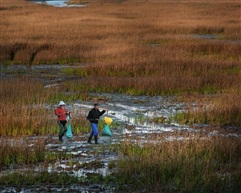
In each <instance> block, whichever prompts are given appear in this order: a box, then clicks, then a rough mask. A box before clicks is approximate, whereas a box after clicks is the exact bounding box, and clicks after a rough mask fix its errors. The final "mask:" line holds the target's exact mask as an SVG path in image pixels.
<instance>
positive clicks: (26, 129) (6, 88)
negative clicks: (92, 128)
mask: <svg viewBox="0 0 241 193" xmlns="http://www.w3.org/2000/svg"><path fill="white" fill-rule="evenodd" d="M0 93H1V95H0V116H1V127H0V128H1V129H0V136H8V137H10V136H15V137H17V136H26V135H48V134H53V133H55V134H56V133H57V118H56V117H55V115H54V109H55V108H56V107H57V106H56V104H58V102H59V101H60V100H64V101H66V102H71V101H72V100H73V99H74V98H73V97H76V95H65V94H63V93H62V87H61V88H58V87H57V88H44V86H43V84H42V83H40V82H37V81H32V80H29V79H27V78H22V79H21V78H20V79H13V80H1V84H0ZM78 96H81V93H80V94H78ZM78 99H79V98H78ZM73 115H74V112H73ZM71 123H72V125H73V127H75V132H77V133H79V132H86V130H87V128H88V123H87V121H86V120H85V119H84V117H77V116H73V118H72V120H71ZM80 123H81V124H80ZM80 125H81V126H80Z"/></svg>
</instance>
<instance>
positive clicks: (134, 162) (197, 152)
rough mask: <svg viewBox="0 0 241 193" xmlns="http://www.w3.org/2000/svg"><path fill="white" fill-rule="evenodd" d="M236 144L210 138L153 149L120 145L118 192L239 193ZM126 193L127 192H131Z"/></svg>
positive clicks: (174, 142) (232, 141)
mask: <svg viewBox="0 0 241 193" xmlns="http://www.w3.org/2000/svg"><path fill="white" fill-rule="evenodd" d="M240 145H241V144H240V140H239V139H237V140H236V139H232V138H223V137H214V138H209V139H204V138H197V139H190V140H182V141H171V142H170V141H169V142H168V141H163V142H160V143H158V144H156V145H154V144H146V145H144V146H143V147H140V146H138V145H137V144H135V143H134V144H130V143H129V142H124V144H123V145H122V153H123V154H124V158H123V159H122V160H121V161H120V162H119V163H118V172H117V174H116V175H117V178H118V179H119V183H120V184H125V186H122V187H121V188H120V190H121V191H127V192H128V190H131V191H132V190H135V191H134V192H138V191H140V190H145V191H148V192H149V191H151V192H173V191H176V192H239V191H240V188H241V184H240V180H239V179H240V172H238V171H239V170H240V167H241V165H240V155H241V149H240ZM131 191H130V192H131Z"/></svg>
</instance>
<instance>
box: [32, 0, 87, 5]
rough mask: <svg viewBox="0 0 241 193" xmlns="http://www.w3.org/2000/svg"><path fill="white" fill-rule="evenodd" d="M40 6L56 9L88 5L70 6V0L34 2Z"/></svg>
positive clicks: (38, 0) (35, 0) (37, 0)
mask: <svg viewBox="0 0 241 193" xmlns="http://www.w3.org/2000/svg"><path fill="white" fill-rule="evenodd" d="M33 1H34V2H36V3H39V4H46V5H50V6H55V7H85V6H86V4H78V5H77V4H68V0H33Z"/></svg>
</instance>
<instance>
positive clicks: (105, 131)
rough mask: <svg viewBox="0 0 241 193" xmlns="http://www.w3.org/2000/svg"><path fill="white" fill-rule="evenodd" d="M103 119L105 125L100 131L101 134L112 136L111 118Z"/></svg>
mask: <svg viewBox="0 0 241 193" xmlns="http://www.w3.org/2000/svg"><path fill="white" fill-rule="evenodd" d="M104 121H105V124H106V125H105V127H104V129H103V131H102V135H103V136H108V137H111V136H112V132H111V130H110V125H111V123H112V121H113V120H112V119H111V118H110V117H105V118H104Z"/></svg>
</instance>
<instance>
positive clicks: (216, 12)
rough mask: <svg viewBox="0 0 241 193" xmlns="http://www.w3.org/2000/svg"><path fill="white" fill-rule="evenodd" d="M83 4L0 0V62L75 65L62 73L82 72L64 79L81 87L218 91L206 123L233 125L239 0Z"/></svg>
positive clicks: (239, 76)
mask: <svg viewBox="0 0 241 193" xmlns="http://www.w3.org/2000/svg"><path fill="white" fill-rule="evenodd" d="M82 2H83V1H81V0H80V1H78V0H72V1H71V3H82ZM87 3H89V4H87V6H86V7H71V8H57V7H52V6H47V5H43V4H42V5H41V4H35V3H33V2H31V1H25V0H18V1H14V0H1V4H0V14H1V18H0V25H1V29H0V33H1V34H0V63H1V64H8V65H9V64H27V65H35V64H67V63H70V64H73V63H74V64H75V65H80V67H79V68H77V69H69V71H68V69H66V70H65V71H64V73H68V74H74V75H79V76H84V77H85V79H84V80H83V81H82V82H81V83H80V85H78V84H77V85H73V83H71V84H72V85H67V87H70V88H68V89H70V90H71V89H72V90H74V91H75V90H81V92H88V91H97V92H99V91H100V92H101V91H104V92H127V93H129V94H140V95H141V94H148V95H158V94H196V93H198V94H218V95H216V97H217V98H218V99H217V100H216V99H215V101H214V102H215V106H216V108H215V109H214V111H212V112H211V113H210V112H209V113H210V115H208V117H209V118H210V119H208V121H210V120H211V121H213V122H218V123H220V122H221V123H223V122H222V121H219V119H228V120H227V121H224V124H231V125H232V123H233V124H234V125H241V122H240V119H239V118H237V117H241V116H240V115H241V102H240V100H239V99H240V95H241V94H240V88H241V63H240V56H241V30H240V10H241V2H240V1H234V0H229V1H217V0H211V1H208V0H199V1H195V0H193V1H162V0H160V1H153V0H146V1H135V0H126V1H110V0H106V1H105V0H103V1H101V0H95V1H93V0H89V1H87ZM83 64H84V67H83ZM93 77H95V78H93ZM4 84H8V81H6V82H5V81H2V85H4ZM15 87H16V88H18V85H15ZM27 87H28V86H27ZM4 88H5V87H4V86H2V87H1V89H2V91H1V92H2V93H5V91H4ZM26 89H27V88H26ZM12 92H14V91H12ZM44 92H46V91H44ZM51 92H52V91H51ZM8 94H9V93H8ZM13 95H15V94H13ZM32 95H33V96H34V93H32ZM2 96H5V95H4V94H3V95H2ZM46 96H47V95H45V94H43V96H40V97H39V99H38V100H40V101H45V100H47V99H43V98H44V97H46ZM41 97H42V98H41ZM184 97H185V98H187V97H186V95H184ZM56 98H58V97H56ZM5 100H6V99H4V100H2V101H5ZM6 109H8V108H6ZM213 115H214V116H213ZM216 115H218V117H219V118H218V121H217V117H216ZM6 124H8V123H6Z"/></svg>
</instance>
